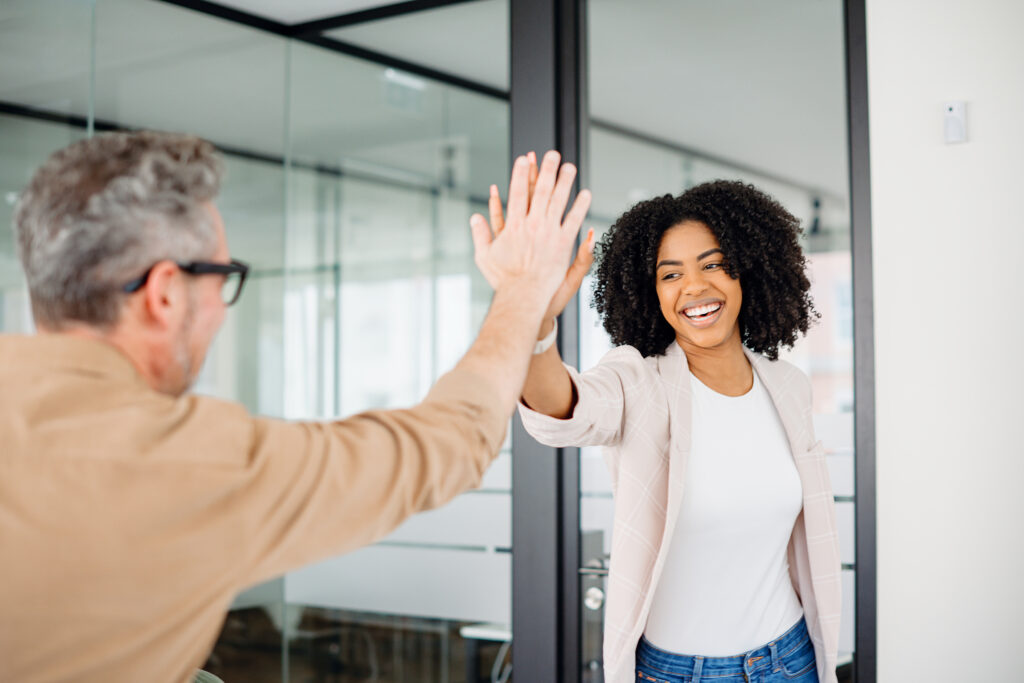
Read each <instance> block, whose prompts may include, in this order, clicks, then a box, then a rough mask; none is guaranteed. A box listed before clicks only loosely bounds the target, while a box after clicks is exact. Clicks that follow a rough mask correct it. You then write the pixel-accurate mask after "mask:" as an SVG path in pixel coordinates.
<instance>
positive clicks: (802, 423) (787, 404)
mask: <svg viewBox="0 0 1024 683" xmlns="http://www.w3.org/2000/svg"><path fill="white" fill-rule="evenodd" d="M743 351H744V352H745V353H746V354H747V358H748V359H749V360H750V365H751V366H752V367H753V368H754V372H756V373H757V376H758V377H759V378H761V383H762V384H763V385H764V387H765V389H767V390H768V395H769V396H771V399H772V403H773V404H775V410H776V412H778V414H779V420H781V421H782V428H783V429H784V430H785V432H786V437H787V438H788V439H789V448H790V450H791V451H792V452H793V458H794V459H795V460H800V457H801V456H802V455H804V454H805V453H806V452H807V451H808V450H809V449H810V447H811V445H812V444H811V438H810V434H808V432H807V419H806V417H807V416H806V415H805V414H804V413H805V410H806V409H807V408H808V406H806V405H804V402H803V401H802V400H801V398H802V397H801V396H800V395H799V392H798V391H796V390H795V388H797V387H800V386H801V385H802V382H800V381H796V380H798V379H801V378H800V377H798V376H797V375H798V373H799V370H797V369H796V368H794V367H792V366H790V365H786V364H780V363H772V362H771V361H769V360H768V359H767V358H764V357H763V356H761V355H759V354H757V353H754V352H753V351H751V350H750V349H748V348H746V347H744V348H743Z"/></svg>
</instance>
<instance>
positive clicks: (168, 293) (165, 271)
mask: <svg viewBox="0 0 1024 683" xmlns="http://www.w3.org/2000/svg"><path fill="white" fill-rule="evenodd" d="M143 292H144V293H145V294H144V304H145V314H146V318H147V320H148V321H149V322H150V323H153V324H156V325H158V326H159V327H163V328H169V327H174V326H175V325H176V323H177V320H178V318H181V317H182V316H183V315H184V312H185V309H186V307H187V306H186V304H187V302H186V300H185V299H186V296H187V292H186V291H185V275H184V273H182V272H181V270H180V269H179V268H178V266H177V265H175V264H174V262H173V261H161V262H160V263H158V264H156V265H155V266H153V269H152V270H151V271H150V272H149V278H148V279H147V281H146V286H145V287H144V288H143Z"/></svg>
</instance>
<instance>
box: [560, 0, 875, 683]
mask: <svg viewBox="0 0 1024 683" xmlns="http://www.w3.org/2000/svg"><path fill="white" fill-rule="evenodd" d="M586 14H587V19H588V25H587V34H586V42H587V50H588V84H587V92H588V94H589V101H588V110H589V118H588V120H587V122H586V124H587V125H586V126H585V130H587V131H588V133H587V135H586V139H585V144H586V146H587V154H586V157H585V158H586V159H587V164H586V167H585V169H584V170H585V174H586V175H585V177H586V184H587V185H588V186H589V187H590V188H591V189H592V191H593V196H594V204H593V208H592V210H591V217H590V220H591V221H593V224H594V225H595V227H596V228H597V230H598V232H599V233H601V232H603V231H604V230H606V229H607V228H608V227H609V226H610V225H611V224H612V223H613V222H614V220H615V219H616V218H617V217H618V216H619V215H621V214H622V213H623V212H624V211H625V210H626V209H628V208H629V207H631V206H632V205H633V204H635V203H636V202H637V201H640V200H642V199H648V198H651V197H654V196H656V195H660V194H664V193H671V194H678V193H680V192H682V191H684V190H686V189H687V188H689V187H692V186H694V185H696V184H698V183H701V182H705V181H708V180H714V179H734V180H741V181H744V182H748V183H752V184H754V185H756V186H757V187H759V188H760V189H762V190H764V191H765V192H767V193H768V194H770V195H772V196H773V197H775V198H776V199H777V200H779V201H780V202H781V203H782V204H783V205H784V206H785V207H786V208H787V209H788V210H789V211H790V212H791V213H792V214H794V215H795V216H797V217H798V218H799V219H800V220H801V224H802V226H803V230H804V237H803V247H804V250H805V253H806V254H807V256H808V260H809V264H810V277H811V280H812V283H813V284H812V292H811V293H812V296H813V298H814V301H815V305H816V307H817V309H818V310H819V311H820V312H821V320H820V321H819V323H818V324H817V325H815V326H813V327H812V329H811V331H810V333H809V334H808V335H807V336H806V337H805V338H802V339H801V340H800V341H799V342H798V343H797V345H796V346H795V348H794V349H792V351H789V352H786V353H784V354H783V358H784V359H786V360H788V361H789V362H791V363H794V364H796V365H797V366H798V367H800V368H801V369H802V370H803V371H804V372H805V373H807V374H808V376H809V377H810V378H811V381H812V384H813V390H814V424H815V430H816V432H817V437H818V438H819V439H821V440H822V441H823V442H824V445H825V448H826V451H827V462H828V466H829V471H830V474H831V477H832V483H833V487H834V491H835V496H836V510H837V517H838V524H839V531H840V542H841V550H842V562H843V601H844V605H843V622H842V629H841V635H840V645H839V650H840V658H839V661H840V665H841V666H840V680H844V676H849V670H850V666H849V664H850V662H851V661H852V659H853V654H854V653H853V650H854V621H853V616H854V604H855V595H854V576H855V572H856V558H855V556H854V506H855V503H854V490H853V482H854V459H855V453H854V448H853V433H854V421H853V405H854V403H853V303H852V302H853V298H852V286H851V257H850V202H849V197H848V187H849V182H848V171H847V144H848V143H847V130H846V127H847V123H846V121H847V114H846V112H847V108H846V94H845V93H846V89H845V79H846V72H845V62H844V59H845V54H844V47H843V46H844V27H843V3H842V2H840V0H830V1H829V2H820V3H806V2H799V1H797V0H787V1H785V2H773V3H760V2H756V1H754V0H750V1H744V2H741V3H729V4H727V5H725V4H722V3H718V2H714V1H713V0H700V1H697V2H688V3H677V2H672V1H671V0H641V1H640V2H639V3H629V4H628V5H627V4H624V3H619V2H614V1H613V0H589V2H588V3H587V10H586ZM588 280H590V278H589V277H588ZM592 284H593V283H592V282H585V283H584V287H583V290H582V293H581V297H580V300H581V301H580V311H579V320H580V328H579V357H580V369H581V370H586V369H587V368H589V367H593V366H594V365H595V364H596V363H597V362H598V361H599V360H600V358H601V357H602V355H603V354H604V353H605V352H606V351H607V350H608V349H609V348H610V342H609V339H608V336H607V334H606V333H605V331H604V330H603V328H602V327H601V324H600V320H599V319H598V317H597V314H596V312H595V311H594V309H593V308H592V307H591V304H590V301H591V291H592V289H591V288H592ZM614 510H615V502H614V500H613V498H612V493H611V481H610V478H609V475H608V472H607V470H606V468H605V465H604V462H603V459H602V454H601V452H600V449H592V448H584V449H582V450H581V463H580V534H581V562H580V568H579V572H580V575H581V577H580V578H581V581H580V585H581V588H580V590H581V605H582V606H581V613H582V614H581V623H582V630H583V633H582V639H581V640H582V654H581V657H582V661H581V670H582V680H585V681H600V680H602V675H601V659H602V657H601V643H602V635H601V634H602V629H603V608H604V600H605V591H606V588H607V587H606V575H607V567H608V563H609V560H610V551H611V533H612V520H613V517H614Z"/></svg>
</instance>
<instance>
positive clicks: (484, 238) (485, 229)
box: [469, 213, 493, 258]
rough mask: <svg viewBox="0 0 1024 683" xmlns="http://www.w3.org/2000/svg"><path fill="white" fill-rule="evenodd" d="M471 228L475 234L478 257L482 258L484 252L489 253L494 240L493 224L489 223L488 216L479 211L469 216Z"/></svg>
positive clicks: (474, 242)
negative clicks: (485, 216) (492, 234)
mask: <svg viewBox="0 0 1024 683" xmlns="http://www.w3.org/2000/svg"><path fill="white" fill-rule="evenodd" d="M469 229H470V232H471V233H472V235H473V250H474V252H475V254H476V257H477V258H480V257H481V256H482V255H483V254H485V253H487V250H488V248H490V246H491V242H492V241H493V237H492V236H491V226H489V225H488V224H487V219H486V218H484V217H483V216H482V215H480V214H478V213H474V214H473V215H472V216H470V217H469Z"/></svg>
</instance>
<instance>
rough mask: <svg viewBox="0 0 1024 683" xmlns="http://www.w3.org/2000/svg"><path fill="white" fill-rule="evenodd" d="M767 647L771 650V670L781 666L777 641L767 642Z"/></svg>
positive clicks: (776, 669)
mask: <svg viewBox="0 0 1024 683" xmlns="http://www.w3.org/2000/svg"><path fill="white" fill-rule="evenodd" d="M768 649H769V650H771V652H772V671H778V670H779V669H781V668H782V660H781V659H779V646H778V644H777V643H774V642H772V643H768Z"/></svg>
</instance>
